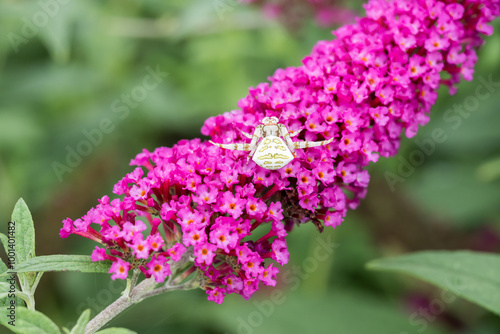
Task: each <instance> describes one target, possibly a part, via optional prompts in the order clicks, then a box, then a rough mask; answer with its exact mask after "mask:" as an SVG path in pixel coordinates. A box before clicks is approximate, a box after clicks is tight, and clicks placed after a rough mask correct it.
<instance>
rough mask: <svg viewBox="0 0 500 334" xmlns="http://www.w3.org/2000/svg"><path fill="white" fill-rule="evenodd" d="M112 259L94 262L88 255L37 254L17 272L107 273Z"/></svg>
mask: <svg viewBox="0 0 500 334" xmlns="http://www.w3.org/2000/svg"><path fill="white" fill-rule="evenodd" d="M110 267H111V261H99V262H93V261H92V259H91V258H90V256H87V255H62V254H59V255H45V256H37V257H35V258H33V259H31V260H28V261H25V262H23V263H22V264H21V265H19V266H18V267H16V272H17V273H24V272H31V271H36V272H39V271H80V272H82V273H107V272H108V271H109V268H110Z"/></svg>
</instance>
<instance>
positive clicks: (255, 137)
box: [247, 125, 263, 162]
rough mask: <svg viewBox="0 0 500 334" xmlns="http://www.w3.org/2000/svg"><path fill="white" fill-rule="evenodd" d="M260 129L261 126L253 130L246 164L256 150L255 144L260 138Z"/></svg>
mask: <svg viewBox="0 0 500 334" xmlns="http://www.w3.org/2000/svg"><path fill="white" fill-rule="evenodd" d="M262 127H263V126H262V125H259V126H257V127H256V128H255V131H254V133H253V135H252V141H251V142H250V150H249V151H250V153H249V154H248V156H247V162H249V161H250V158H251V157H253V155H254V153H255V150H256V149H257V142H258V141H259V139H261V138H262Z"/></svg>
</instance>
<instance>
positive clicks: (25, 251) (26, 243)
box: [2, 198, 35, 265]
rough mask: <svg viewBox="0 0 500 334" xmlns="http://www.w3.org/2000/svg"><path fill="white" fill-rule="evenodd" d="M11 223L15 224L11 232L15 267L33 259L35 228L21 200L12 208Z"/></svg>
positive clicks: (28, 211) (26, 207)
mask: <svg viewBox="0 0 500 334" xmlns="http://www.w3.org/2000/svg"><path fill="white" fill-rule="evenodd" d="M12 221H13V222H15V226H14V229H13V230H12V232H13V233H14V235H15V240H16V244H15V248H16V250H15V253H16V261H17V265H19V264H20V263H22V262H24V261H26V260H29V259H31V258H33V257H35V227H34V226H33V218H31V213H30V210H29V209H28V206H27V205H26V203H25V202H24V200H23V199H22V198H20V199H19V200H18V201H17V203H16V206H15V207H14V211H13V212H12ZM9 228H10V225H9ZM9 232H11V230H9ZM2 242H4V240H2ZM4 247H7V245H5V244H4Z"/></svg>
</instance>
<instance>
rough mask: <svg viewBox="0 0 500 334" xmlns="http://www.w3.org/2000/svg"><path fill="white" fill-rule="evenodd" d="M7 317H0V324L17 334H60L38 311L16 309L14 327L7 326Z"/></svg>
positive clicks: (51, 322)
mask: <svg viewBox="0 0 500 334" xmlns="http://www.w3.org/2000/svg"><path fill="white" fill-rule="evenodd" d="M9 321H10V319H9V318H7V317H4V316H3V317H0V323H1V324H2V325H4V326H5V327H7V328H9V329H10V330H11V331H13V332H14V333H17V334H60V333H61V331H60V330H59V328H58V327H57V325H56V324H54V322H53V321H52V320H50V319H49V318H48V317H47V316H46V315H44V314H43V313H40V312H38V311H32V310H28V309H27V308H25V307H18V308H16V319H15V322H14V324H15V326H12V325H9V324H8V322H9Z"/></svg>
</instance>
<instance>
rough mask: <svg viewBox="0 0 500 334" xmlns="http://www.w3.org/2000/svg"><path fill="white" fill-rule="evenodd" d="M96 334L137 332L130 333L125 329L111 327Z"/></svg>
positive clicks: (135, 333) (134, 333)
mask: <svg viewBox="0 0 500 334" xmlns="http://www.w3.org/2000/svg"><path fill="white" fill-rule="evenodd" d="M96 334H137V332H134V331H131V330H130V329H126V328H118V327H111V328H106V329H104V330H102V331H99V332H97V333H96Z"/></svg>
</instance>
